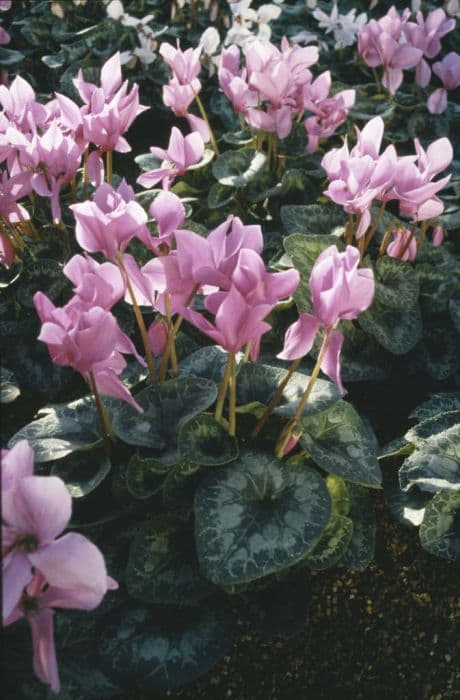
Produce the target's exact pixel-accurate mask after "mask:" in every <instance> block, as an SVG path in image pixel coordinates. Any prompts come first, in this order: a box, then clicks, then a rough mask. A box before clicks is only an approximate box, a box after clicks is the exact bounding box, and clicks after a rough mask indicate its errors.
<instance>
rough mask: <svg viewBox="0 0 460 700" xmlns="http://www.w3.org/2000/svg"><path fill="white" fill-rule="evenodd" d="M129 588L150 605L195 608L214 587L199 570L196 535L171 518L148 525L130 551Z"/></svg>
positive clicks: (127, 584) (138, 534) (135, 540)
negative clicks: (173, 605) (174, 605)
mask: <svg viewBox="0 0 460 700" xmlns="http://www.w3.org/2000/svg"><path fill="white" fill-rule="evenodd" d="M126 586H127V588H128V592H129V594H130V595H132V596H133V597H134V598H137V599H139V600H142V601H145V602H147V603H157V604H169V605H170V604H176V605H184V604H185V605H193V604H194V603H197V602H198V601H199V600H201V599H202V598H204V597H206V596H207V595H208V594H209V593H210V591H211V590H212V586H211V584H210V583H209V581H207V580H206V579H204V578H203V577H202V576H201V574H200V571H199V567H198V560H197V558H196V553H195V546H194V541H193V532H192V531H191V529H190V528H189V527H188V525H186V524H185V525H184V523H181V522H180V521H178V520H175V519H174V518H169V517H163V518H161V517H160V518H156V519H155V520H153V521H147V522H145V523H144V524H143V525H142V526H141V528H140V530H139V532H138V533H137V534H136V536H135V538H134V540H133V542H132V544H131V549H130V552H129V561H128V567H127V570H126Z"/></svg>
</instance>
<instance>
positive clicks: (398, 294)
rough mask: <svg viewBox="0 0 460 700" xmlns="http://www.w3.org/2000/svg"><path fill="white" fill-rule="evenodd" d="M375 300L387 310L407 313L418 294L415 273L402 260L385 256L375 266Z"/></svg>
mask: <svg viewBox="0 0 460 700" xmlns="http://www.w3.org/2000/svg"><path fill="white" fill-rule="evenodd" d="M375 271H376V278H375V298H376V300H377V301H378V302H380V303H381V304H382V306H385V307H386V308H388V309H395V310H397V311H408V310H410V309H412V308H413V306H414V304H415V303H416V301H417V297H418V293H419V284H418V277H417V273H416V272H415V270H414V269H413V267H412V266H411V265H410V264H409V263H407V262H404V261H403V260H397V259H396V258H389V257H388V256H385V257H383V258H379V259H378V260H377V263H376V265H375Z"/></svg>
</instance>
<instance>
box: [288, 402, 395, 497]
mask: <svg viewBox="0 0 460 700" xmlns="http://www.w3.org/2000/svg"><path fill="white" fill-rule="evenodd" d="M301 424H302V435H301V436H300V444H301V445H302V447H303V448H304V449H306V450H307V451H308V452H309V453H310V455H311V456H312V458H313V459H314V461H315V462H316V463H317V464H318V465H319V466H320V467H321V468H322V469H324V470H325V471H327V472H329V473H331V474H337V475H339V476H341V477H342V478H344V479H346V480H347V481H352V482H355V483H358V484H364V485H367V486H374V487H375V486H380V484H381V481H382V475H381V472H380V467H379V464H378V461H377V454H376V449H375V445H374V444H373V442H372V441H371V440H370V438H369V434H368V431H367V429H366V426H365V425H364V423H363V421H362V419H361V418H360V416H359V414H358V413H357V412H356V411H355V409H354V408H353V406H351V405H350V404H349V403H347V402H346V401H342V400H341V401H337V402H336V403H335V404H334V405H333V406H331V408H329V409H328V410H326V411H323V412H322V413H319V414H316V415H314V416H309V417H304V418H302V420H301Z"/></svg>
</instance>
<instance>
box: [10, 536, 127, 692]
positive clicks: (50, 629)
mask: <svg viewBox="0 0 460 700" xmlns="http://www.w3.org/2000/svg"><path fill="white" fill-rule="evenodd" d="M74 538H75V539H74V540H73V543H72V545H73V551H72V550H71V551H70V552H69V553H70V554H71V555H75V554H77V553H78V554H79V563H80V564H83V570H84V571H85V573H86V574H87V575H89V577H90V580H91V579H93V580H94V578H97V579H101V578H102V577H101V573H102V572H103V571H105V564H104V560H103V559H102V555H101V557H100V558H99V557H98V556H95V552H94V551H93V552H92V555H93V556H92V557H90V559H89V560H88V559H87V556H88V552H87V551H86V552H84V551H82V550H81V549H80V552H78V542H79V541H80V543H81V544H82V542H81V541H82V540H86V538H84V537H82V536H81V535H77V534H75V535H74ZM86 542H88V541H87V540H86ZM88 544H90V543H88ZM93 547H94V545H93ZM94 549H95V550H96V551H97V552H99V550H97V548H96V547H94ZM99 554H100V552H99ZM82 555H83V558H81V557H82ZM101 559H102V565H103V568H102V567H101ZM103 577H104V579H105V581H104V585H103V587H100V590H96V587H94V588H95V590H93V591H91V589H90V588H88V587H80V586H79V585H75V587H73V588H65V587H61V586H53V585H51V586H50V585H49V583H48V582H47V580H46V579H45V577H44V576H43V575H42V574H41V573H40V572H39V571H37V572H36V573H35V575H34V577H33V579H32V580H31V582H30V583H29V584H28V586H27V587H26V588H25V590H24V592H23V594H22V596H21V599H20V601H19V602H18V605H17V607H16V608H15V609H14V610H13V612H12V613H11V615H10V616H9V617H8V618H7V619H6V620H5V623H4V624H5V626H7V625H11V624H13V623H14V622H16V621H17V620H20V619H21V618H22V617H25V618H26V619H27V621H28V623H29V627H30V631H31V634H32V646H33V669H34V672H35V675H36V676H37V678H39V679H40V680H41V681H42V683H45V684H46V685H49V686H50V687H51V690H52V691H53V692H54V693H59V690H60V687H61V684H60V680H59V670H58V664H57V658H56V647H55V642H54V625H53V617H54V608H64V609H69V608H70V609H74V610H94V608H95V607H97V606H98V605H99V603H100V602H101V601H102V598H103V596H104V595H105V592H106V591H108V590H116V589H117V588H118V584H117V582H116V581H114V580H113V579H112V578H110V576H107V575H105V574H103ZM98 582H99V581H98ZM75 583H76V584H77V581H75ZM102 590H103V591H104V592H103V593H102Z"/></svg>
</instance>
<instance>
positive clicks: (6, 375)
mask: <svg viewBox="0 0 460 700" xmlns="http://www.w3.org/2000/svg"><path fill="white" fill-rule="evenodd" d="M20 393H21V390H20V388H19V387H18V385H17V383H16V377H15V376H14V374H13V372H10V370H9V369H5V368H4V367H2V368H1V372H0V403H11V402H12V401H15V399H17V398H18V396H19V395H20Z"/></svg>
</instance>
